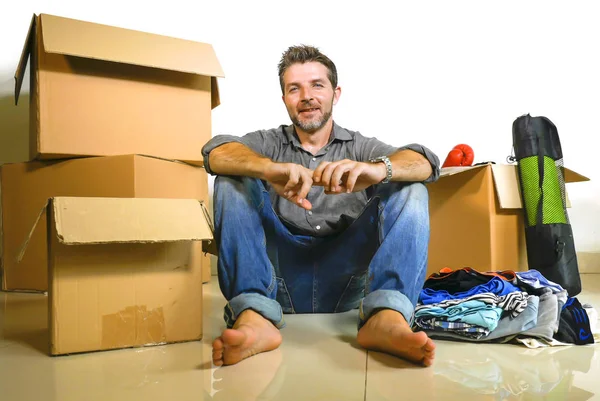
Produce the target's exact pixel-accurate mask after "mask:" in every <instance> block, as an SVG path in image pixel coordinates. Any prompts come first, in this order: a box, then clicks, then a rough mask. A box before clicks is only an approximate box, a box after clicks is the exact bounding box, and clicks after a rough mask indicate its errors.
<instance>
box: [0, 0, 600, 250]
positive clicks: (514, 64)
mask: <svg viewBox="0 0 600 401" xmlns="http://www.w3.org/2000/svg"><path fill="white" fill-rule="evenodd" d="M153 4H154V3H153V2H151V1H138V0H120V1H115V0H104V1H99V2H86V1H81V0H79V1H75V0H54V1H50V0H46V1H42V0H20V1H14V2H4V3H3V5H1V6H0V50H1V51H0V96H10V95H11V94H12V91H13V74H14V70H15V68H16V65H17V62H18V59H19V56H20V53H21V49H22V45H23V41H24V39H25V35H26V31H27V27H28V24H29V21H30V18H31V15H32V13H34V12H35V13H50V14H56V15H60V16H65V17H71V18H78V19H83V20H87V21H93V22H98V23H103V24H109V25H115V26H121V27H125V28H131V29H137V30H142V31H149V32H153V33H158V34H164V35H170V36H175V37H180V38H186V39H191V40H196V41H201V42H207V43H211V44H212V45H213V46H214V48H215V50H216V52H217V56H218V57H219V59H220V61H221V63H222V65H223V68H224V70H225V74H226V78H225V79H221V80H220V89H221V100H222V105H221V106H220V107H218V108H217V109H215V110H214V112H213V118H214V125H213V134H221V133H228V134H236V135H243V134H244V133H246V132H249V131H252V130H256V129H260V128H271V127H275V126H278V125H280V124H282V123H285V124H287V123H289V119H288V117H287V114H286V112H285V108H284V106H283V103H282V101H281V93H280V89H279V86H278V85H279V84H278V78H277V68H276V67H277V63H278V61H279V58H280V55H281V53H282V52H283V51H284V50H285V49H286V48H287V47H288V46H289V45H292V44H298V43H306V44H312V45H316V46H318V47H320V48H321V50H322V51H324V52H325V53H326V54H328V55H329V56H330V57H331V58H332V59H333V61H334V62H335V63H336V65H337V67H338V71H339V80H340V85H341V87H342V97H341V100H340V102H339V103H338V105H337V107H336V108H335V110H334V117H335V119H336V121H337V122H338V123H339V124H340V125H342V126H344V127H346V128H349V129H353V130H359V131H361V132H362V133H363V134H365V135H367V136H377V137H379V138H380V139H382V140H384V141H386V142H389V143H390V144H393V145H402V144H405V143H408V142H420V143H422V144H425V145H426V146H429V147H430V148H431V149H432V150H433V151H435V152H436V153H437V154H438V156H439V157H440V159H441V160H442V161H443V159H444V158H445V156H446V154H447V153H448V151H449V150H450V149H451V148H452V147H453V146H454V145H456V144H458V143H468V144H470V145H471V146H472V147H473V148H474V150H475V155H476V160H475V161H476V162H480V161H495V162H498V163H504V162H505V159H506V157H507V156H508V155H509V154H510V152H511V146H512V133H511V126H512V122H513V121H514V119H515V118H517V117H518V116H520V115H522V114H525V113H531V114H532V115H544V116H546V117H548V118H550V119H551V120H552V121H553V122H554V123H555V124H556V125H557V127H558V131H559V135H560V138H561V141H562V146H563V151H564V154H565V164H566V165H567V166H568V167H570V168H572V169H574V170H575V171H577V172H579V173H582V174H584V175H586V176H588V177H590V178H591V179H592V181H591V182H587V183H578V184H572V185H569V186H568V190H569V193H570V196H571V200H572V205H573V208H572V209H571V210H570V211H569V214H570V217H571V220H572V223H573V229H574V232H575V238H576V242H577V248H578V251H584V252H600V236H599V235H598V233H599V228H598V227H600V201H599V199H600V172H599V169H598V167H597V165H596V161H597V160H598V159H599V157H600V153H599V152H600V148H599V147H598V145H597V142H598V139H597V138H598V136H599V135H598V134H599V133H600V126H599V123H598V118H597V117H596V116H597V114H598V112H599V111H600V99H599V96H600V57H599V56H598V53H599V51H600V46H599V45H600V23H599V21H600V18H599V17H600V13H599V12H598V11H599V8H600V7H599V6H596V5H595V2H593V1H585V2H584V1H577V2H574V1H573V2H566V1H563V2H556V1H535V2H534V1H524V0H522V1H502V2H489V1H482V0H478V1H449V0H446V1H420V2H418V1H412V2H408V1H381V0H371V1H364V0H363V1H342V0H336V1H333V0H329V1H328V0H321V1H318V2H308V1H303V2H300V1H283V0H280V1H223V0H221V1H218V0H215V1H204V0H196V1H192V0H169V1H160V2H156V4H157V5H153ZM1 124H2V123H1V122H0V129H2V128H1V126H2V125H1ZM461 229H468V228H461Z"/></svg>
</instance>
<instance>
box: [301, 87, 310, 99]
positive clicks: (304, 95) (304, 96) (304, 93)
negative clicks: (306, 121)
mask: <svg viewBox="0 0 600 401" xmlns="http://www.w3.org/2000/svg"><path fill="white" fill-rule="evenodd" d="M300 98H301V99H302V100H304V101H309V100H311V99H312V98H313V97H312V91H311V90H310V88H302V89H301V90H300Z"/></svg>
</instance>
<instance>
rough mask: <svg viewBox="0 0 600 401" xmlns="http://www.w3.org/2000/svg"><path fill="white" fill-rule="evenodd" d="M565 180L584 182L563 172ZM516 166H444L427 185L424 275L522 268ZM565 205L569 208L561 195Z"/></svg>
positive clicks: (524, 266)
mask: <svg viewBox="0 0 600 401" xmlns="http://www.w3.org/2000/svg"><path fill="white" fill-rule="evenodd" d="M564 173H565V174H564V176H565V181H566V182H579V181H588V180H589V178H587V177H584V176H583V175H581V174H578V173H576V172H574V171H572V170H569V169H567V168H565V170H564ZM517 174H518V173H517V166H516V165H500V164H485V165H480V166H471V167H450V168H444V169H442V171H441V174H440V179H439V180H438V181H437V182H435V183H432V184H429V185H428V189H429V199H430V202H429V209H430V210H429V212H430V224H431V237H430V242H429V259H428V268H427V274H428V275H429V274H431V273H433V272H437V271H439V270H440V269H442V268H444V267H450V268H452V269H459V268H462V267H471V268H473V269H475V270H479V271H497V270H514V271H523V270H527V250H526V244H525V226H524V218H523V207H522V203H521V193H520V187H519V179H518V175H517ZM567 207H570V203H569V200H568V194H567Z"/></svg>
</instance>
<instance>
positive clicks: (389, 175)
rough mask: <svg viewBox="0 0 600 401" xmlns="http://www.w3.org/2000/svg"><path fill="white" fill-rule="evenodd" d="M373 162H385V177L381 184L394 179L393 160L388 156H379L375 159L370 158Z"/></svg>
mask: <svg viewBox="0 0 600 401" xmlns="http://www.w3.org/2000/svg"><path fill="white" fill-rule="evenodd" d="M369 161H370V162H371V163H379V162H383V163H384V164H385V171H386V174H385V178H384V179H383V181H381V184H387V183H388V182H390V181H391V180H392V162H391V161H390V159H389V158H388V157H387V156H379V157H376V158H374V159H371V160H369Z"/></svg>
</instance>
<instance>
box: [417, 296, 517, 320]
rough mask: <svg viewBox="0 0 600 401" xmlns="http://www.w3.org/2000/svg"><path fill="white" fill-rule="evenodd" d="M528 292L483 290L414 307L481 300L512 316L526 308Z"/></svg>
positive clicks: (429, 306)
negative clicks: (499, 294)
mask: <svg viewBox="0 0 600 401" xmlns="http://www.w3.org/2000/svg"><path fill="white" fill-rule="evenodd" d="M528 298H529V294H528V293H526V292H522V291H513V292H510V293H508V294H506V295H501V296H498V295H496V294H494V293H491V292H483V293H481V294H475V295H471V296H470V297H468V298H460V299H445V300H443V301H442V302H439V303H436V304H428V305H422V304H419V305H417V306H416V308H415V313H416V312H418V311H423V312H426V310H427V309H429V308H447V307H449V306H454V305H459V304H461V303H463V302H467V301H475V300H477V301H481V302H484V303H486V304H490V305H493V306H497V307H499V308H501V309H502V310H504V311H507V312H510V314H511V316H512V317H517V316H518V315H519V314H520V313H521V312H523V311H524V310H525V308H527V299H528Z"/></svg>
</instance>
